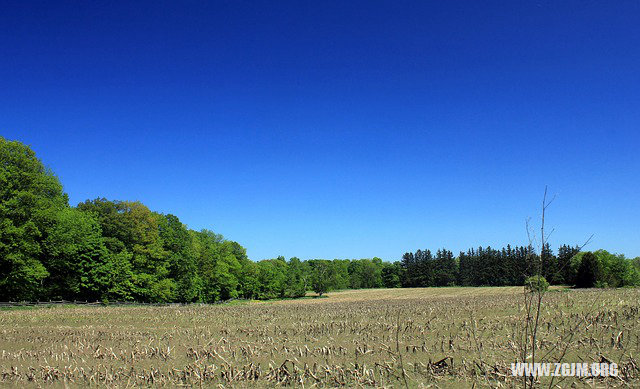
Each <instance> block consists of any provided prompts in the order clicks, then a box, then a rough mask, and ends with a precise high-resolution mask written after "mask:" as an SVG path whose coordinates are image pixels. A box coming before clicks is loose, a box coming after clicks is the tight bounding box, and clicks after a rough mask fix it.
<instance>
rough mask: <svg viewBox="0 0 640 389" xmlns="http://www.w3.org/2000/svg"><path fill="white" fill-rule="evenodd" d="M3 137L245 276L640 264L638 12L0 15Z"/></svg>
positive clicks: (18, 5)
mask: <svg viewBox="0 0 640 389" xmlns="http://www.w3.org/2000/svg"><path fill="white" fill-rule="evenodd" d="M0 50H1V53H2V56H1V60H0V135H2V136H4V137H6V138H9V139H17V140H20V141H22V142H24V143H27V144H30V145H31V146H32V147H33V149H34V150H35V151H36V152H37V154H38V156H39V157H40V158H41V159H42V160H43V161H44V162H45V164H47V165H48V166H49V167H50V168H51V169H53V171H54V172H55V173H56V174H57V175H58V176H59V177H60V179H61V181H62V183H63V184H64V187H65V191H66V192H68V193H69V197H70V200H71V203H72V205H75V204H77V203H78V202H80V201H84V200H86V199H93V198H96V197H107V198H109V199H120V200H140V201H142V202H143V203H145V204H146V205H147V206H149V207H150V208H151V209H152V210H156V211H159V212H164V213H173V214H175V215H177V216H178V217H179V218H180V219H181V220H182V221H183V222H184V223H186V224H187V225H188V226H189V227H190V228H194V229H201V228H209V229H212V230H214V231H215V232H218V233H221V234H223V235H224V236H225V237H227V238H229V239H232V240H236V241H238V242H240V243H241V244H242V245H243V246H245V247H246V248H247V251H248V254H249V256H250V257H251V258H252V259H254V260H259V259H263V258H273V257H276V256H278V255H284V256H286V257H287V258H289V257H292V256H298V257H300V258H302V259H308V258H327V259H331V258H364V257H373V256H379V257H381V258H383V259H385V260H397V259H399V258H400V257H401V255H402V254H403V253H404V252H406V251H415V250H416V249H418V248H422V249H424V248H430V249H432V250H435V249H437V248H440V247H447V248H449V249H451V250H452V251H454V252H457V251H458V250H466V249H467V248H469V247H472V246H478V245H483V246H487V245H491V246H497V247H501V246H502V245H505V244H507V243H512V244H525V243H526V242H527V238H526V232H525V227H524V225H525V219H526V218H527V217H532V220H533V221H534V222H537V221H538V218H539V216H540V209H539V208H540V202H541V200H542V194H543V191H544V187H545V185H548V186H549V192H550V193H551V194H557V199H556V201H555V202H554V203H553V205H552V206H551V208H550V209H549V213H548V220H547V223H548V224H547V226H548V227H549V228H552V227H553V228H555V232H554V233H553V235H552V236H551V243H552V245H554V246H557V245H559V244H563V243H567V244H580V243H582V242H583V241H584V240H585V239H586V238H587V237H588V236H589V235H591V234H594V235H595V236H594V239H593V243H592V244H590V245H589V246H588V247H587V248H588V249H598V248H605V249H607V250H609V251H613V252H619V253H624V254H626V255H627V256H630V257H634V256H638V255H640V173H639V172H640V2H639V1H636V0H633V1H631V0H630V1H586V0H585V1H555V0H554V1H501V2H490V1H489V2H484V1H482V2H479V1H395V0H394V1H385V2H378V1H361V2H355V1H342V0H341V1H242V0H238V1H236V0H234V1H199V2H193V1H172V2H165V1H150V2H136V1H122V2H112V1H78V2H53V1H44V2H36V1H26V2H25V1H3V2H2V4H1V5H0Z"/></svg>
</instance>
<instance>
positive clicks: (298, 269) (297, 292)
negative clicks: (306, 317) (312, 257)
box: [285, 257, 309, 298]
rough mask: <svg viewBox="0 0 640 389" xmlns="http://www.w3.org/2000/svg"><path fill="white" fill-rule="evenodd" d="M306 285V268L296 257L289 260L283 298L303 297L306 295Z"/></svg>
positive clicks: (307, 280) (307, 282)
mask: <svg viewBox="0 0 640 389" xmlns="http://www.w3.org/2000/svg"><path fill="white" fill-rule="evenodd" d="M308 284H309V277H308V270H307V266H306V265H305V264H304V263H302V262H301V261H300V259H298V258H296V257H293V258H291V259H289V263H288V266H287V282H286V284H285V297H294V298H295V297H303V296H304V295H306V294H307V287H308Z"/></svg>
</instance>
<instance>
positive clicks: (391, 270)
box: [380, 262, 402, 288]
mask: <svg viewBox="0 0 640 389" xmlns="http://www.w3.org/2000/svg"><path fill="white" fill-rule="evenodd" d="M380 273H381V277H382V284H383V286H384V287H385V288H399V287H401V286H402V282H401V280H402V265H400V262H394V263H387V262H385V263H383V265H382V271H381V272H380Z"/></svg>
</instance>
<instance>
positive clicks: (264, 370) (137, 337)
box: [0, 287, 640, 388]
mask: <svg viewBox="0 0 640 389" xmlns="http://www.w3.org/2000/svg"><path fill="white" fill-rule="evenodd" d="M521 290H522V289H521V288H517V287H511V288H427V289H400V290H360V291H345V292H335V293H329V297H328V298H322V299H307V300H291V301H276V302H267V303H247V304H241V305H216V306H201V305H191V306H170V307H55V308H39V309H31V310H7V311H1V312H0V334H1V336H0V384H2V385H10V386H11V385H13V386H19V387H23V386H32V387H39V386H45V387H47V386H48V387H76V386H87V385H95V386H101V387H103V386H107V387H134V386H135V387H141V386H142V387H147V386H171V387H174V386H186V387H212V386H220V385H222V386H225V387H255V386H259V387H275V386H296V387H306V388H308V387H338V386H346V387H405V386H409V387H471V386H472V385H475V386H476V387H505V388H507V387H518V386H519V385H520V384H521V381H522V379H521V378H516V377H512V376H511V371H510V366H511V362H515V361H516V359H517V357H518V355H520V352H521V348H520V347H521V345H520V341H519V339H520V338H519V335H518V334H519V331H521V326H522V317H523V309H522V308H521V307H520V304H521V300H522V299H521V293H522V292H521ZM596 297H597V298H598V301H597V303H596V306H595V309H593V306H594V305H593V300H594V299H595V298H596ZM639 308H640V291H639V290H633V289H625V290H608V291H604V292H597V291H588V290H575V291H573V290H572V291H554V292H550V293H548V294H547V296H546V297H545V305H544V311H543V312H542V319H541V324H540V328H539V332H540V336H539V342H538V348H539V351H538V355H541V356H545V359H544V362H556V359H554V358H559V356H560V355H563V361H566V362H583V361H584V362H597V361H601V360H603V358H605V359H606V360H609V361H614V362H617V363H618V364H619V370H620V374H619V376H618V377H617V378H613V377H610V378H597V379H591V378H589V379H587V378H571V377H570V378H560V379H558V378H556V379H555V380H554V386H556V385H557V387H570V386H572V385H574V386H575V387H594V386H595V387H616V386H619V387H629V386H637V385H640V370H639V363H638V360H637V357H638V354H639V351H640V320H639ZM578 323H582V324H581V325H580V326H578V328H577V330H576V324H578ZM549 383H550V379H548V378H542V379H540V382H539V384H540V386H541V387H547V386H548V384H549Z"/></svg>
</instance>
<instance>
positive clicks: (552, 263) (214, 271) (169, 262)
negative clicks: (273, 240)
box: [0, 137, 640, 303]
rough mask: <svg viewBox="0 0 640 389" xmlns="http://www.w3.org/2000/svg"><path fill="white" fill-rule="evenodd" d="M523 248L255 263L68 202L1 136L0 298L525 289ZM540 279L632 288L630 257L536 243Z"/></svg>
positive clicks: (210, 236) (212, 242) (529, 253)
mask: <svg viewBox="0 0 640 389" xmlns="http://www.w3.org/2000/svg"><path fill="white" fill-rule="evenodd" d="M537 259H538V257H537V254H536V253H535V252H534V250H533V249H532V248H531V247H511V246H507V247H506V248H503V249H501V250H495V249H492V248H490V247H487V248H478V249H471V250H468V251H467V252H461V253H460V254H459V255H458V256H454V255H453V253H452V252H451V251H449V250H446V249H440V250H438V251H436V253H435V255H434V254H432V252H431V251H429V250H424V251H423V250H418V251H416V252H415V253H406V254H404V255H403V256H402V259H401V260H400V261H397V262H394V263H389V262H384V261H382V260H381V259H380V258H373V259H354V260H348V259H345V260H341V259H334V260H323V259H313V260H306V261H301V260H300V259H298V258H291V259H289V260H288V261H287V260H285V258H284V257H278V258H276V259H267V260H262V261H259V262H254V261H252V260H250V259H249V258H248V257H247V254H246V250H245V248H244V247H242V246H241V245H240V244H239V243H237V242H233V241H229V240H226V239H224V238H223V236H222V235H219V234H216V233H214V232H212V231H209V230H202V231H194V230H190V229H188V228H187V227H186V226H185V225H184V224H183V223H182V222H181V221H180V219H178V217H176V216H174V215H171V214H166V215H165V214H161V213H157V212H153V211H151V210H150V209H149V208H147V207H146V206H145V205H144V204H142V203H140V202H138V201H113V200H107V199H104V198H98V199H95V200H87V201H85V202H83V203H80V204H78V205H77V206H76V207H73V206H70V205H69V200H68V196H67V195H66V194H65V193H64V192H63V189H62V185H61V184H60V182H59V180H58V179H57V177H56V176H55V175H54V174H53V173H52V172H51V171H50V170H48V169H47V168H46V167H45V166H44V164H43V163H42V162H41V161H40V160H39V159H38V158H37V157H36V155H35V153H34V152H33V150H31V149H30V148H29V147H27V146H26V145H24V144H22V143H20V142H17V141H8V140H6V139H4V138H2V137H0V301H16V300H32V301H35V300H41V301H42V300H50V299H67V300H91V301H95V300H102V301H109V300H111V301H115V300H133V301H140V302H183V303H187V302H203V303H211V302H216V301H221V300H228V299H232V298H246V299H273V298H294V297H301V296H304V295H305V294H306V292H307V291H309V290H313V291H315V292H316V293H318V294H323V293H325V292H327V291H330V290H337V289H347V288H354V289H357V288H381V287H386V288H398V287H427V286H453V285H463V286H502V285H523V283H524V280H525V277H527V276H530V275H533V274H534V271H533V269H534V266H532V263H533V261H535V260H537ZM542 263H543V266H542V275H543V276H544V277H545V278H546V279H547V280H548V281H549V282H550V283H551V284H568V285H576V286H579V287H593V286H603V287H604V286H608V287H622V286H637V285H640V258H635V259H626V258H625V257H624V256H623V255H615V254H610V253H608V252H607V251H604V250H598V251H595V252H593V253H592V252H578V249H577V248H576V247H572V246H567V245H563V246H561V247H560V248H559V249H558V252H557V254H554V252H553V251H552V250H551V248H550V247H549V246H546V247H545V249H544V250H543V254H542Z"/></svg>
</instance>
